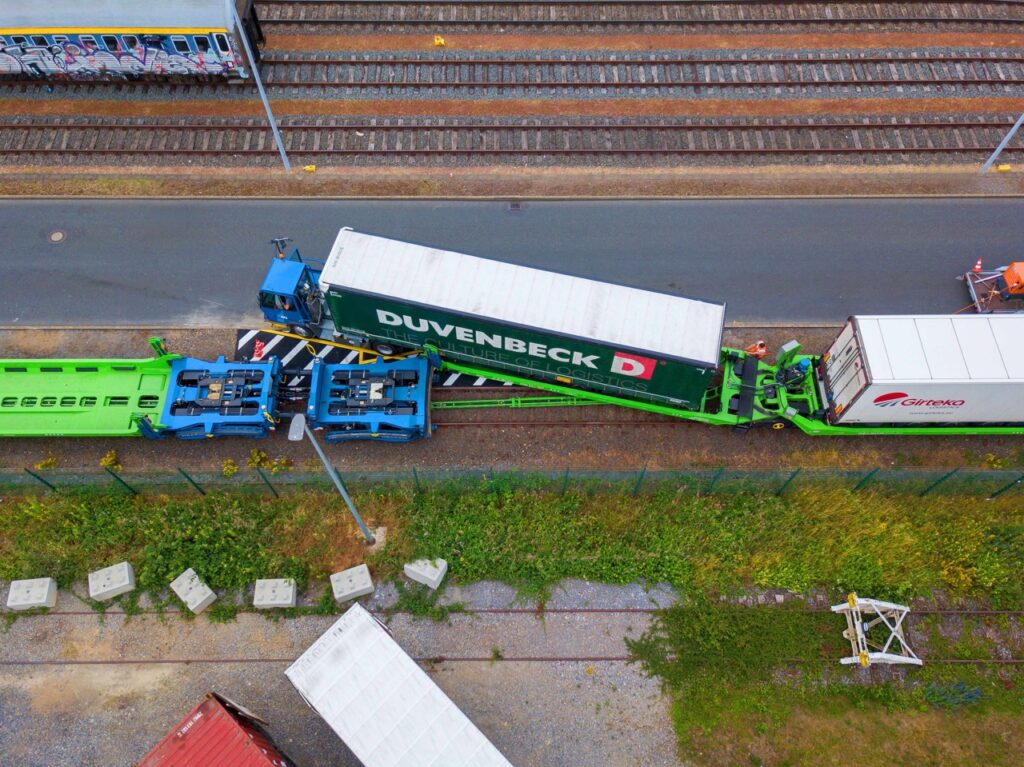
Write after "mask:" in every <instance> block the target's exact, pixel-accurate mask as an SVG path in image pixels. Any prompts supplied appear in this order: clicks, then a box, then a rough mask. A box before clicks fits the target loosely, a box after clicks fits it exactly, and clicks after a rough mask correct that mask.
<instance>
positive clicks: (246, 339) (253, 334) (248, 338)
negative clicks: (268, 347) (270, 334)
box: [235, 330, 260, 349]
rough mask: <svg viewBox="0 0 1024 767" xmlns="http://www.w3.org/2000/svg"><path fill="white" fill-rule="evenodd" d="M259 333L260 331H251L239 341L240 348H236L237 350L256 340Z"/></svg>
mask: <svg viewBox="0 0 1024 767" xmlns="http://www.w3.org/2000/svg"><path fill="white" fill-rule="evenodd" d="M259 332H260V331H258V330H250V331H249V332H248V333H246V334H245V335H244V336H242V337H241V338H239V339H238V346H237V347H235V348H237V349H241V348H242V347H243V346H245V345H246V344H247V343H249V342H250V341H251V340H252V339H253V338H255V337H256V334H257V333H259Z"/></svg>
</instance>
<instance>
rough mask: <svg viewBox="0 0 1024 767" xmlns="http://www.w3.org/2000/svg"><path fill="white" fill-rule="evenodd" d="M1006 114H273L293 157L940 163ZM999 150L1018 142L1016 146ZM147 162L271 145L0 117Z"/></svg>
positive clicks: (65, 143) (77, 157) (989, 143)
mask: <svg viewBox="0 0 1024 767" xmlns="http://www.w3.org/2000/svg"><path fill="white" fill-rule="evenodd" d="M1013 120H1014V118H1013V116H1010V115H998V116H989V117H981V118H952V119H913V120H911V119H901V118H891V119H883V120H880V119H871V120H867V119H862V120H834V119H786V120H760V121H742V120H735V119H720V120H699V119H692V120H636V119H629V118H623V119H597V120H546V119H518V120H514V119H502V118H498V119H474V120H466V119H448V118H417V119H399V118H395V119H390V118H389V119H374V120H346V119H330V120H329V119H324V118H321V119H318V120H313V121H303V120H298V119H292V120H288V119H286V120H284V121H282V126H281V127H282V134H283V136H284V140H285V143H286V146H287V147H288V150H289V153H290V154H291V155H292V157H293V160H294V161H295V162H297V163H301V162H312V163H325V162H329V161H331V160H335V161H337V162H339V163H345V164H352V163H365V164H388V163H404V162H409V161H410V159H413V160H416V161H418V162H421V163H431V162H435V163H454V164H464V165H472V164H474V163H487V164H493V163H496V162H497V163H501V162H523V161H528V162H534V163H538V164H544V163H559V164H565V163H573V162H577V163H584V164H586V163H589V164H593V163H596V162H599V163H602V164H607V163H620V164H631V163H633V164H635V163H643V164H665V163H669V164H678V163H715V162H728V161H734V160H735V159H736V158H744V159H745V160H748V161H757V162H772V161H777V160H779V159H784V160H785V161H786V162H792V161H795V160H796V161H799V160H800V159H801V158H803V159H805V160H807V161H819V160H821V159H823V158H824V159H828V160H830V161H839V162H842V161H851V160H852V161H857V162H876V163H884V162H906V161H914V162H922V161H924V162H951V161H974V160H977V159H978V157H980V156H982V155H984V154H987V153H989V152H990V151H991V149H992V148H993V147H994V146H995V145H996V144H997V143H998V141H999V139H1000V138H1001V137H1002V135H1003V134H1005V132H1006V130H1007V128H1008V127H1009V126H1010V125H1012V123H1013ZM1005 151H1007V152H1009V153H1011V155H1012V154H1013V153H1019V152H1021V151H1024V147H1018V146H1011V147H1008V148H1007V149H1006V150H1005ZM118 157H123V158H127V159H129V160H131V161H138V160H139V158H146V159H147V160H148V161H149V162H151V163H154V164H173V163H177V162H200V163H202V162H210V163H220V164H224V163H226V164H230V163H247V164H251V163H253V162H255V161H261V162H265V163H267V164H276V162H277V150H276V148H275V147H274V143H273V137H272V134H271V132H270V130H269V129H268V128H267V127H266V124H265V123H264V122H262V121H260V120H257V119H251V120H223V119H179V120H160V121H149V120H142V119H136V120H130V121H125V120H118V119H112V118H108V119H94V118H68V119H60V118H52V119H51V118H47V119H42V118H16V119H8V120H4V121H0V160H2V161H3V162H8V163H12V162H26V161H31V162H54V161H57V162H94V163H109V162H110V161H111V160H112V159H114V158H118Z"/></svg>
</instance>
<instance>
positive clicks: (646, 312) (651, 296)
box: [320, 228, 725, 367]
mask: <svg viewBox="0 0 1024 767" xmlns="http://www.w3.org/2000/svg"><path fill="white" fill-rule="evenodd" d="M320 281H321V287H322V289H324V290H326V289H327V286H330V285H334V286H338V287H341V288H349V289H351V290H355V291H359V292H363V293H371V294H376V295H380V296H385V297H392V298H396V299H399V300H402V301H408V302H411V303H414V304H420V305H422V306H426V307H437V308H439V309H445V310H449V311H452V312H457V313H460V314H464V315H470V316H479V317H483V318H489V319H493V320H498V321H500V322H505V323H509V324H512V325H517V326H520V327H525V328H535V329H537V330H541V331H547V332H551V333H557V334H559V335H562V336H569V337H573V338H578V339H584V340H590V341H596V342H600V343H602V344H606V345H609V346H612V347H619V348H622V349H623V350H630V349H632V350H636V351H641V352H648V353H651V354H652V355H655V356H660V357H669V358H675V359H678V360H683V361H688V362H695V363H699V364H700V365H703V366H709V367H714V366H717V364H718V360H719V351H720V347H721V341H722V329H723V327H724V326H725V304H723V303H718V302H714V301H704V300H699V299H693V298H684V297H682V296H675V295H670V294H667V293H658V292H654V291H650V290H642V289H640V288H632V287H627V286H625V285H615V284H612V283H608V282H599V281H597V280H590V279H586V278H584V277H572V276H570V275H566V274H559V273H557V272H549V271H545V270H543V269H534V268H532V267H528V266H518V265H516V264H509V263H505V262H503V261H494V260H492V259H488V258H479V257H477V256H468V255H465V254H463V253H455V252H453V251H450V250H439V249H437V248H430V247H426V246H423V245H413V244H411V243H407V242H401V241H399V240H392V239H388V238H385V237H377V236H374V235H370V234H362V233H360V232H355V231H352V230H351V229H348V228H345V229H342V230H341V231H340V232H339V233H338V238H337V239H336V240H335V242H334V247H333V249H332V250H331V255H330V257H329V258H328V260H327V264H326V266H325V267H324V271H323V274H322V276H321V280H320Z"/></svg>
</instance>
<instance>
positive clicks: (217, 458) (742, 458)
mask: <svg viewBox="0 0 1024 767" xmlns="http://www.w3.org/2000/svg"><path fill="white" fill-rule="evenodd" d="M836 330H837V329H836V328H737V327H732V328H729V329H728V330H727V331H726V335H725V338H724V341H725V343H726V344H731V345H737V346H745V345H747V344H749V343H751V342H752V341H756V340H758V339H761V338H763V339H764V340H765V341H766V342H767V343H768V347H769V349H775V348H778V346H779V345H780V344H782V343H784V342H785V341H787V340H789V339H791V338H794V337H796V338H799V339H800V340H801V341H802V342H803V344H804V348H805V349H807V350H809V351H822V350H824V349H825V348H826V346H827V344H828V343H829V342H830V341H831V339H832V338H833V337H834V335H835V333H836ZM150 335H160V336H163V337H165V338H166V339H167V340H168V343H169V345H170V348H171V349H172V350H175V351H178V352H181V353H185V354H188V355H190V356H195V357H214V356H216V355H218V354H225V355H226V356H228V357H229V358H230V355H231V353H232V350H233V342H234V331H233V330H231V329H207V330H192V329H190V330H181V329H152V330H148V329H132V330H92V331H86V330H83V331H72V330H45V331H38V330H36V331H32V330H3V331H0V355H3V356H10V357H21V356H32V357H40V356H43V357H45V356H58V355H62V356H69V355H70V354H72V352H71V350H73V354H74V356H81V357H88V356H100V357H103V356H114V357H117V356H124V357H146V356H148V352H149V348H148V346H147V344H146V338H148V337H149V336H150ZM567 410H571V412H567ZM590 410H594V411H597V410H600V411H601V412H600V413H599V414H596V413H595V417H596V418H601V419H606V420H607V419H609V408H592V409H590ZM470 412H471V413H474V414H475V415H474V417H475V418H477V419H482V420H484V421H485V422H494V421H501V422H507V421H511V420H517V419H519V418H521V417H522V416H523V415H524V411H507V410H488V411H470ZM533 412H536V411H533ZM579 413H580V410H579V409H578V408H573V409H564V408H558V409H556V408H552V409H545V410H544V412H543V413H542V414H540V415H541V417H543V418H548V419H559V418H561V419H562V420H570V419H573V418H576V417H577V415H578V414H579ZM530 417H535V416H533V414H532V413H531V414H530ZM637 418H639V419H640V420H646V421H649V420H650V416H648V415H647V414H645V413H640V412H639V411H633V410H630V411H623V412H622V413H621V416H620V417H618V418H615V419H614V420H616V421H621V420H622V419H637ZM199 444H201V445H202V447H201V448H200V447H198V445H199ZM1020 444H1021V442H1020V437H927V438H925V437H849V438H838V437H836V438H825V437H808V436H805V435H804V434H802V433H801V432H799V431H798V430H796V429H783V430H782V431H775V430H771V429H754V430H752V431H750V432H746V433H736V432H733V431H731V430H729V429H724V428H713V427H709V426H702V425H699V424H692V423H686V422H677V421H672V420H667V419H666V420H664V421H659V422H656V423H645V424H623V423H617V424H615V425H604V426H578V425H577V426H564V425H563V426H544V425H529V426H511V425H502V426H485V425H481V426H458V427H456V426H444V425H440V426H439V427H438V430H437V432H436V434H435V435H434V437H433V438H431V439H429V440H420V441H418V442H414V443H411V444H408V445H400V446H396V445H388V444H378V443H350V444H345V445H333V446H327V448H326V449H327V451H328V454H329V455H330V456H331V459H332V461H334V463H335V465H337V466H338V467H339V469H341V470H342V471H348V472H357V473H358V472H361V471H362V472H381V471H385V472H402V473H405V472H410V471H411V470H412V469H413V468H414V467H415V468H416V469H418V470H426V471H430V470H443V469H489V468H492V467H494V468H499V469H506V468H508V469H511V468H515V469H521V470H547V471H552V470H561V469H564V468H571V469H596V470H609V471H614V470H631V471H637V470H640V469H642V468H643V467H645V466H646V467H647V469H648V470H650V471H660V470H677V469H685V468H713V467H718V466H728V467H736V468H747V467H750V468H797V467H805V468H843V469H855V468H857V469H869V468H875V467H883V468H892V467H903V466H907V467H946V468H953V467H958V466H963V467H967V466H986V465H991V463H992V462H993V460H994V459H992V458H987V456H990V455H991V456H994V457H995V459H998V460H1000V461H1001V462H1002V464H1003V465H1004V466H1010V467H1012V466H1015V465H1017V464H1018V463H1019V462H1020V461H1021V460H1022V455H1024V453H1022V451H1021V449H1020ZM254 446H258V447H259V448H260V449H261V450H265V451H266V452H267V453H268V455H269V456H270V457H271V458H277V457H288V458H290V459H291V460H292V462H293V463H294V464H295V465H296V466H299V467H304V466H307V465H313V466H314V468H315V454H314V452H313V448H312V447H311V446H310V445H309V444H308V443H306V442H301V443H294V442H288V441H287V439H286V437H285V434H284V433H283V432H282V431H281V430H278V431H277V432H276V433H275V434H274V435H272V436H271V437H270V438H268V439H265V440H262V441H260V442H258V443H256V442H253V441H250V440H245V439H218V440H208V441H204V442H202V443H194V442H181V441H178V440H159V441H149V440H144V439H77V440H52V439H0V468H7V469H20V468H22V467H26V466H27V467H31V466H33V465H34V464H36V463H38V462H41V461H44V460H46V459H47V458H49V457H53V458H55V459H56V461H57V468H59V469H76V468H78V469H95V470H98V467H99V465H100V459H101V458H102V457H103V456H104V455H105V454H106V453H107V452H108V451H109V450H116V451H117V454H118V457H119V459H120V461H121V464H122V465H123V466H124V470H125V472H128V473H131V472H137V471H146V470H152V469H167V468H172V467H175V466H180V467H182V468H184V469H186V470H196V471H218V470H219V469H220V468H221V467H222V465H223V463H224V461H225V460H227V459H231V460H233V461H235V462H236V463H237V464H238V465H240V466H245V465H246V461H247V458H248V456H249V453H250V451H251V450H252V449H253V447H254ZM310 462H314V463H312V464H311V463H310Z"/></svg>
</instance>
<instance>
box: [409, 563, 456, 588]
mask: <svg viewBox="0 0 1024 767" xmlns="http://www.w3.org/2000/svg"><path fill="white" fill-rule="evenodd" d="M403 570H404V571H405V577H406V578H408V579H410V580H413V581H416V582H417V583H422V584H423V585H424V586H427V587H428V588H432V589H436V588H437V587H438V586H440V585H441V581H443V580H444V574H445V573H447V572H448V563H447V562H446V561H444V560H443V559H417V560H416V561H415V562H406V564H405V567H404V568H403Z"/></svg>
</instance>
